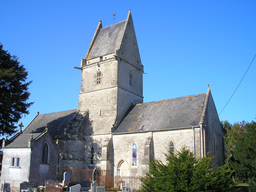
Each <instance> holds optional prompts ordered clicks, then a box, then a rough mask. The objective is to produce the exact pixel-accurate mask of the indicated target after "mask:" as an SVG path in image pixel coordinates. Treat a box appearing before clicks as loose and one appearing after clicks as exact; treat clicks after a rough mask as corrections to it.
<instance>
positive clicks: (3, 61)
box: [0, 44, 32, 135]
mask: <svg viewBox="0 0 256 192" xmlns="http://www.w3.org/2000/svg"><path fill="white" fill-rule="evenodd" d="M27 75H28V72H27V71H26V69H25V68H24V66H23V65H20V63H19V62H18V58H17V57H16V56H11V55H10V53H8V52H7V51H5V50H4V49H3V45H2V44H0V134H1V135H4V134H9V135H11V134H13V133H14V132H15V129H16V126H15V123H17V122H18V120H19V119H20V118H21V117H22V114H28V113H29V112H28V107H29V106H31V105H32V103H31V102H30V103H29V102H27V100H28V98H29V95H30V93H29V92H28V86H29V84H30V83H31V81H29V82H26V80H27Z"/></svg>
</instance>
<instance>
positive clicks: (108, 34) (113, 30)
mask: <svg viewBox="0 0 256 192" xmlns="http://www.w3.org/2000/svg"><path fill="white" fill-rule="evenodd" d="M125 23H126V21H121V22H119V23H116V24H113V25H110V26H108V27H105V28H101V29H100V30H99V33H98V35H97V36H96V37H95V39H94V42H93V44H92V45H91V47H90V51H89V53H88V55H87V57H86V59H87V60H89V59H93V58H96V57H100V56H104V55H107V54H111V53H115V51H116V49H117V48H118V45H119V44H120V42H121V40H122V37H123V33H124V29H125Z"/></svg>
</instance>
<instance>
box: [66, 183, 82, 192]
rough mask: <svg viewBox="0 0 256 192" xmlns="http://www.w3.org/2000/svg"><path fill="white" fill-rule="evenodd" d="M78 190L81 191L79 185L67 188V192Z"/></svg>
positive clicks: (76, 191)
mask: <svg viewBox="0 0 256 192" xmlns="http://www.w3.org/2000/svg"><path fill="white" fill-rule="evenodd" d="M80 189H81V185H80V184H77V185H73V186H71V187H69V192H80Z"/></svg>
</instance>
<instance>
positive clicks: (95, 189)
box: [91, 182, 98, 192]
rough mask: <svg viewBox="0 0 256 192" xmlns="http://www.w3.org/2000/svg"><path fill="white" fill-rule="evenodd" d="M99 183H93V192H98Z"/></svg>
mask: <svg viewBox="0 0 256 192" xmlns="http://www.w3.org/2000/svg"><path fill="white" fill-rule="evenodd" d="M97 187H98V183H96V182H93V183H91V192H97Z"/></svg>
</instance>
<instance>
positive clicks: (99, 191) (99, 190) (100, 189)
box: [97, 186, 105, 192]
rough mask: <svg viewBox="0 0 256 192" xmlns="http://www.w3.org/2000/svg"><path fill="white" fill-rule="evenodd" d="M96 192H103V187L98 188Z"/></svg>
mask: <svg viewBox="0 0 256 192" xmlns="http://www.w3.org/2000/svg"><path fill="white" fill-rule="evenodd" d="M97 192H105V186H98V187H97Z"/></svg>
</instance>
